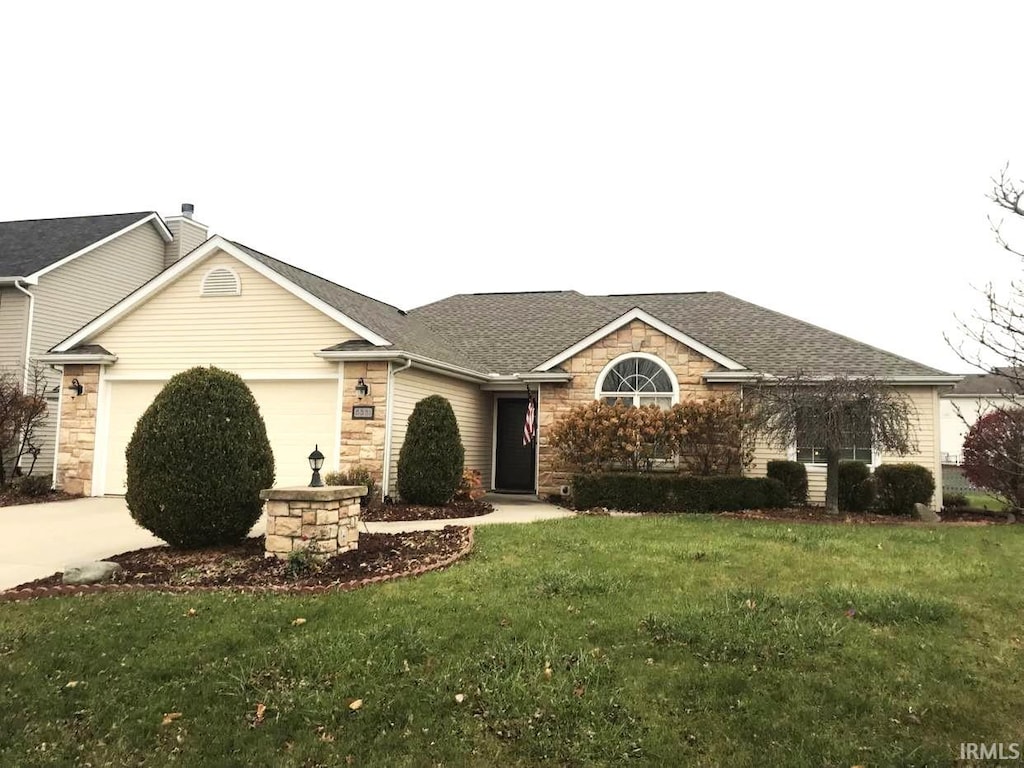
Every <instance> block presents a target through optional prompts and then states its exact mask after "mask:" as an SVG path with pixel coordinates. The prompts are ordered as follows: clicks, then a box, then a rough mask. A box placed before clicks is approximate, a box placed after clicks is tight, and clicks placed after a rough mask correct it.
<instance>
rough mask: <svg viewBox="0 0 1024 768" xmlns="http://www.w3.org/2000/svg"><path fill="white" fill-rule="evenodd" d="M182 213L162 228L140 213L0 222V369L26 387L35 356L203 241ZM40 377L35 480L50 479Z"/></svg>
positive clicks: (53, 423)
mask: <svg viewBox="0 0 1024 768" xmlns="http://www.w3.org/2000/svg"><path fill="white" fill-rule="evenodd" d="M182 210H183V215H182V216H176V217H171V218H168V219H166V220H164V219H162V218H161V217H160V216H159V215H158V214H157V213H154V212H152V211H142V212H139V213H119V214H111V215H106V216H75V217H70V218H61V219H34V220H29V221H4V222H0V369H5V370H14V371H17V372H18V374H19V375H20V376H22V377H23V381H24V382H25V384H26V386H29V381H30V379H31V375H30V374H31V366H33V365H34V364H35V363H36V361H37V360H38V358H39V356H40V355H42V354H43V353H45V352H46V351H47V350H48V349H50V348H51V347H52V346H53V345H54V344H56V343H57V342H58V341H60V340H61V339H63V338H65V337H67V336H68V334H70V333H72V332H73V331H74V330H75V329H77V328H80V327H81V326H82V324H83V323H84V322H87V321H88V320H89V319H90V318H93V317H95V316H96V315H98V314H100V313H101V312H103V311H104V310H106V309H108V308H109V307H110V306H112V305H113V304H115V303H116V302H118V301H119V300H121V299H123V298H124V297H125V296H126V295H128V294H129V293H131V292H132V291H134V290H135V289H136V288H138V287H139V286H140V285H142V284H143V283H145V282H147V281H148V280H150V279H151V278H153V277H154V276H155V275H157V274H159V273H160V272H161V271H162V270H163V269H164V268H165V267H166V266H168V265H169V264H171V263H173V262H175V261H177V260H178V259H179V258H180V257H181V256H183V255H184V254H185V253H187V252H188V251H190V250H192V249H193V248H195V247H196V246H197V245H199V244H200V243H201V242H202V241H203V240H205V239H206V227H205V226H204V225H202V224H199V223H198V222H196V221H194V220H192V218H191V216H192V207H191V206H189V205H186V206H183V207H182ZM44 370H45V372H46V373H47V381H46V389H47V393H46V394H47V401H48V405H49V408H48V416H47V420H46V423H45V424H44V425H43V428H42V429H41V430H40V433H39V434H37V435H36V440H35V445H36V447H37V448H38V449H39V454H38V457H37V460H36V462H35V467H34V469H33V472H34V473H35V474H52V473H53V472H54V471H55V464H54V459H55V454H54V450H53V448H54V439H55V431H56V428H57V407H58V401H59V393H58V391H57V386H58V383H59V382H60V375H59V373H58V372H55V371H52V370H50V369H49V368H48V367H47V368H45V369H44ZM23 465H24V469H25V470H27V469H28V468H29V460H25V461H23Z"/></svg>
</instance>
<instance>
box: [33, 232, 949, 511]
mask: <svg viewBox="0 0 1024 768" xmlns="http://www.w3.org/2000/svg"><path fill="white" fill-rule="evenodd" d="M43 359H44V360H45V361H46V362H47V363H50V364H54V365H59V366H62V367H63V370H64V384H63V386H61V388H60V397H61V408H60V418H61V427H60V434H61V442H60V445H59V449H58V450H59V457H58V468H57V482H58V484H59V485H60V486H61V487H62V488H64V489H65V490H67V491H70V492H76V493H85V494H91V495H100V494H107V493H110V494H119V493H124V492H125V460H124V450H125V446H126V445H127V442H128V440H129V438H130V436H131V433H132V430H133V428H134V425H135V422H136V420H137V419H138V417H139V416H140V415H141V414H142V412H143V411H144V410H145V408H146V407H147V406H148V405H149V403H150V402H152V399H153V397H154V396H155V395H156V394H157V392H159V391H160V389H161V387H162V386H163V384H164V382H166V381H167V379H168V378H169V377H170V376H172V375H173V374H175V373H178V372H180V371H182V370H185V369H187V368H189V367H191V366H195V365H216V366H218V367H222V368H225V369H228V370H231V371H234V372H235V373H238V374H239V375H240V376H241V377H242V378H243V379H244V380H245V381H246V382H247V383H248V384H249V387H250V388H251V389H252V391H253V394H254V395H255V397H256V400H257V401H258V403H259V405H260V410H261V413H262V415H263V417H264V420H265V421H266V424H267V431H268V434H269V436H270V441H271V444H272V447H273V450H274V457H275V461H276V465H277V484H278V485H304V484H307V483H308V482H309V475H310V472H309V466H308V463H307V461H306V457H307V455H308V454H309V453H310V451H312V449H313V447H314V445H319V447H320V450H321V451H322V452H323V453H324V454H325V455H326V457H327V458H326V465H325V466H326V468H327V469H336V468H339V469H343V470H347V469H351V468H353V467H356V466H360V465H361V466H364V467H366V468H368V469H369V470H370V471H371V472H372V473H373V474H374V475H376V476H377V478H378V479H380V480H381V481H382V492H384V493H393V492H394V488H395V478H396V473H397V460H398V455H399V451H400V450H401V446H402V442H403V440H404V437H405V430H406V424H407V420H408V417H409V415H410V413H411V412H412V409H413V407H414V406H415V404H416V403H417V402H418V401H419V400H421V399H422V398H424V397H426V396H428V395H431V394H440V395H443V396H444V397H446V398H447V399H448V400H449V401H450V402H451V403H452V406H453V408H454V410H455V414H456V417H457V419H458V422H459V428H460V431H461V434H462V440H463V443H464V445H465V448H466V464H467V466H468V467H471V468H475V469H477V470H479V471H480V473H481V476H482V479H483V483H484V485H485V486H486V487H487V488H493V489H496V490H503V491H520V492H526V493H541V494H547V493H558V492H560V490H561V489H562V487H563V486H564V485H565V484H566V483H567V480H568V478H567V476H566V474H565V473H564V472H563V471H561V469H560V468H559V467H557V466H556V464H555V459H554V456H553V453H552V451H551V448H550V445H549V442H548V440H549V433H550V429H551V426H552V425H553V424H554V423H555V421H556V420H557V419H558V418H559V417H561V416H563V415H564V414H566V413H567V412H568V411H569V410H570V409H571V408H572V407H573V406H575V405H578V404H582V403H586V402H589V401H592V400H594V399H595V398H603V397H608V398H612V397H614V398H626V399H630V400H632V401H633V402H634V403H637V404H644V403H656V404H659V405H663V406H667V405H670V404H671V403H675V402H678V401H679V400H680V399H683V398H691V397H698V398H699V397H704V396H706V395H708V394H709V393H711V392H714V391H738V390H741V389H742V387H743V386H744V384H746V383H749V382H751V381H754V380H756V379H757V378H758V376H759V375H761V373H762V372H764V373H769V374H776V375H780V374H791V373H796V372H798V371H800V372H804V373H811V374H820V375H830V374H837V373H845V374H850V375H871V376H876V377H881V378H884V379H886V380H888V381H891V382H892V383H893V384H895V385H896V386H898V387H899V388H900V389H901V390H902V391H903V392H905V393H906V394H907V396H908V397H909V398H910V399H911V401H912V402H913V404H914V409H915V418H914V422H913V429H914V437H915V441H916V444H917V452H916V453H914V454H913V455H911V456H909V457H906V458H901V457H893V456H889V455H882V454H880V453H879V452H878V451H876V450H873V449H872V446H870V445H859V446H851V447H850V453H851V455H857V456H862V457H864V458H866V459H868V460H870V462H871V463H872V464H878V463H880V462H886V461H914V462H918V463H920V464H923V465H924V466H926V467H928V469H930V470H931V471H932V472H933V473H935V475H936V477H938V476H939V472H940V461H939V445H938V422H939V407H938V403H939V396H938V391H939V387H940V386H942V385H949V384H952V383H954V382H956V381H958V380H959V377H958V376H951V375H949V374H946V373H943V372H941V371H938V370H935V369H933V368H929V367H927V366H924V365H920V364H918V363H915V362H912V361H909V360H906V359H904V358H901V357H898V356H896V355H893V354H890V353H888V352H884V351H882V350H879V349H876V348H874V347H870V346H867V345H865V344H861V343H859V342H856V341H853V340H851V339H848V338H846V337H844V336H839V335H837V334H835V333H831V332H829V331H826V330H823V329H821V328H818V327H815V326H812V325H809V324H807V323H804V322H801V321H799V320H795V319H793V318H791V317H787V316H785V315H782V314H779V313H777V312H772V311H770V310H767V309H764V308H762V307H759V306H756V305H753V304H749V303H747V302H744V301H741V300H739V299H736V298H733V297H732V296H729V295H726V294H723V293H686V294H652V295H633V296H584V295H581V294H579V293H575V292H572V291H562V292H549V293H545V292H538V293H508V294H484V295H460V296H453V297H451V298H448V299H445V300H443V301H440V302H437V303H434V304H430V305H427V306H424V307H420V308H419V309H416V310H413V311H411V312H404V311H402V310H399V309H396V308H395V307H392V306H390V305H387V304H384V303H382V302H379V301H376V300H374V299H371V298H369V297H367V296H364V295H362V294H359V293H356V292H354V291H350V290H348V289H346V288H343V287H341V286H339V285H336V284H334V283H332V282H330V281H328V280H325V279H323V278H320V277H317V276H316V275H313V274H310V273H308V272H305V271H303V270H301V269H298V268H296V267H293V266H290V265H288V264H285V263H284V262H281V261H278V260H276V259H273V258H271V257H269V256H267V255H265V254H262V253H259V252H258V251H254V250H252V249H251V248H247V247H246V246H244V245H241V244H239V243H235V242H231V241H228V240H226V239H224V238H221V237H214V238H212V239H211V240H208V241H207V242H206V243H204V244H203V245H202V246H200V247H199V248H197V249H196V250H195V251H193V252H192V253H190V254H189V255H188V256H186V257H185V258H183V259H181V260H180V261H178V262H177V263H175V264H174V265H173V266H171V267H170V268H169V269H167V270H166V271H164V272H163V273H161V274H160V275H159V276H158V277H156V278H155V279H153V280H152V281H150V282H149V283H147V284H146V285H144V286H142V287H141V288H140V289H139V290H137V291H135V292H134V293H133V294H131V295H130V296H128V297H127V298H125V299H124V300H122V301H121V302H119V303H118V304H117V305H115V306H114V307H112V308H111V309H110V310H108V311H107V312H104V313H103V314H101V315H100V316H99V317H97V318H96V319H95V320H93V321H92V322H90V323H88V324H86V325H85V326H84V327H83V328H81V330H79V331H77V332H76V333H74V334H72V335H71V336H70V337H68V338H67V339H65V340H64V341H62V342H60V343H59V344H57V345H56V346H55V347H54V348H53V351H52V352H51V353H50V354H48V355H46V356H45V357H44V358H43ZM72 378H77V379H78V380H79V382H80V383H81V384H82V385H83V386H84V387H85V392H84V394H83V395H80V396H78V395H76V394H75V393H74V392H73V391H72V390H70V389H69V387H68V385H69V383H70V381H71V379H72ZM528 391H529V392H532V393H533V394H534V396H535V397H536V398H537V413H538V418H537V440H536V442H535V443H534V444H532V445H531V444H528V445H526V446H524V445H523V437H522V435H523V424H524V420H525V414H526V410H527V402H528V400H527V397H528V395H527V393H528ZM798 442H799V438H798ZM786 455H787V453H786V451H774V450H769V449H767V448H766V447H764V446H762V447H760V449H759V450H758V451H757V456H756V461H755V463H754V466H753V467H752V469H751V471H752V472H753V473H754V474H763V473H764V472H765V464H766V462H767V461H768V460H769V459H770V458H772V457H776V456H778V457H785V456H786ZM790 455H791V456H792V457H794V458H795V457H797V456H801V457H803V458H805V459H807V461H808V463H809V469H810V473H811V477H812V484H811V485H812V494H813V498H817V499H820V498H821V497H822V496H823V489H824V467H823V466H820V465H816V464H813V458H814V446H804V445H794V446H793V447H792V450H791V451H790ZM208 460H210V461H216V457H209V459H208Z"/></svg>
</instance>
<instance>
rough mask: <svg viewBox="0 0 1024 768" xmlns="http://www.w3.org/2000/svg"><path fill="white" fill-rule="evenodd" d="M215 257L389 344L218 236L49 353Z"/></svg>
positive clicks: (86, 336) (84, 339)
mask: <svg viewBox="0 0 1024 768" xmlns="http://www.w3.org/2000/svg"><path fill="white" fill-rule="evenodd" d="M215 253H225V254H227V255H228V256H231V257H233V258H235V259H237V260H239V261H241V262H242V263H243V264H245V265H246V266H247V267H249V268H250V269H252V270H254V271H255V272H258V273H260V274H261V275H262V276H263V277H266V278H267V279H269V280H271V281H272V282H274V283H276V284H277V285H279V286H281V287H282V288H284V289H285V290H286V291H288V292H289V293H291V294H293V295H295V296H297V297H298V298H300V299H302V300H303V301H305V302H306V303H307V304H310V305H311V306H313V307H314V308H315V309H317V310H319V311H320V312H322V313H323V314H325V315H327V316H328V317H330V318H331V319H332V320H334V321H336V322H337V323H338V324H340V325H342V326H344V327H345V328H347V329H349V330H350V331H352V332H353V333H355V334H356V335H357V336H360V337H361V338H363V339H366V340H367V341H368V342H370V343H371V344H374V345H387V344H389V343H390V342H389V341H388V340H387V339H385V338H384V337H382V336H380V335H378V334H377V333H375V332H374V331H372V330H370V329H369V328H367V327H365V326H364V325H363V324H362V323H360V322H358V321H356V320H354V319H353V318H351V317H349V316H348V315H346V314H345V313H343V312H341V311H340V310H338V309H337V308H336V307H333V306H331V305H330V304H328V303H327V302H324V301H323V300H322V299H320V298H319V297H317V296H315V295H313V294H311V293H309V292H308V291H306V290H305V289H303V288H302V287H301V286H299V285H297V284H295V283H294V282H292V281H291V280H289V279H288V278H287V277H285V276H283V275H281V274H280V273H279V272H278V271H276V270H273V269H270V268H269V267H268V266H267V265H266V264H265V263H264V262H263V261H261V260H259V259H256V258H253V257H252V255H251V254H250V252H248V251H247V250H243V249H242V248H239V247H238V246H237V245H235V244H234V243H232V242H230V241H228V240H225V239H224V238H222V237H220V236H215V237H213V238H211V239H210V240H207V241H206V242H205V243H204V244H203V245H201V246H200V247H198V248H196V249H195V250H194V251H192V252H191V253H190V254H189V255H188V256H186V257H185V258H183V259H181V260H179V261H178V262H176V263H175V264H173V265H172V266H171V267H169V268H168V269H165V270H164V271H163V272H161V273H160V274H159V275H157V276H156V277H154V278H153V279H152V280H150V281H149V282H148V283H146V284H145V285H143V286H142V287H140V288H139V289H137V290H136V291H134V292H133V293H131V294H129V295H128V296H126V297H125V298H124V299H122V300H121V301H119V302H118V303H117V304H115V305H114V306H113V307H111V308H110V309H108V310H107V311H106V312H104V313H103V314H101V315H99V316H98V317H96V318H95V319H93V320H92V321H91V322H89V323H88V324H87V325H85V326H83V327H82V328H81V329H79V330H78V331H76V332H75V333H74V334H72V335H71V336H69V337H68V338H66V339H64V341H62V342H61V343H60V344H58V345H56V346H55V347H54V348H53V351H55V352H65V351H68V350H70V349H74V348H75V347H77V346H79V345H81V344H84V343H88V341H89V340H90V339H92V338H93V337H95V336H96V335H97V334H99V333H100V332H102V331H103V330H105V329H107V328H109V327H110V326H112V325H114V324H115V323H117V322H118V321H119V320H120V319H121V318H122V317H124V316H125V315H126V314H128V313H129V312H131V310H132V309H134V308H135V307H137V306H139V305H140V304H142V303H143V302H145V301H147V300H148V299H149V298H151V297H152V296H154V295H155V294H157V293H159V292H160V291H161V290H162V289H163V288H165V287H166V286H167V285H169V284H171V283H173V282H174V281H176V280H177V279H178V278H179V277H181V276H182V275H183V274H185V273H187V272H190V271H191V270H192V269H193V268H194V267H196V266H198V265H199V264H200V263H201V262H203V261H205V260H206V259H208V258H210V257H211V256H212V255H213V254H215Z"/></svg>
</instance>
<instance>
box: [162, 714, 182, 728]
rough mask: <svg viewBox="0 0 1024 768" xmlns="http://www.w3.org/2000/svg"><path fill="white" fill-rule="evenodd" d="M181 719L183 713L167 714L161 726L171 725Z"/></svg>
mask: <svg viewBox="0 0 1024 768" xmlns="http://www.w3.org/2000/svg"><path fill="white" fill-rule="evenodd" d="M179 717H181V712H167V713H165V714H164V719H163V720H161V721H160V725H170V724H171V723H173V722H174V721H175V720H177V719H178V718H179Z"/></svg>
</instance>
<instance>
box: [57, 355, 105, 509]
mask: <svg viewBox="0 0 1024 768" xmlns="http://www.w3.org/2000/svg"><path fill="white" fill-rule="evenodd" d="M72 379H78V383H79V384H81V385H82V387H83V388H84V391H83V392H82V394H81V395H76V394H74V393H73V392H72V391H71V380H72ZM99 384H100V367H99V366H98V365H65V366H64V376H63V378H62V380H61V384H60V385H61V389H62V390H63V391H62V394H61V408H60V434H59V435H58V440H59V448H58V452H57V482H56V485H57V487H58V488H59V489H61V490H62V491H64V492H66V493H81V494H84V495H85V496H88V495H89V494H90V493H92V465H93V455H94V453H95V448H96V405H97V402H98V398H99Z"/></svg>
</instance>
